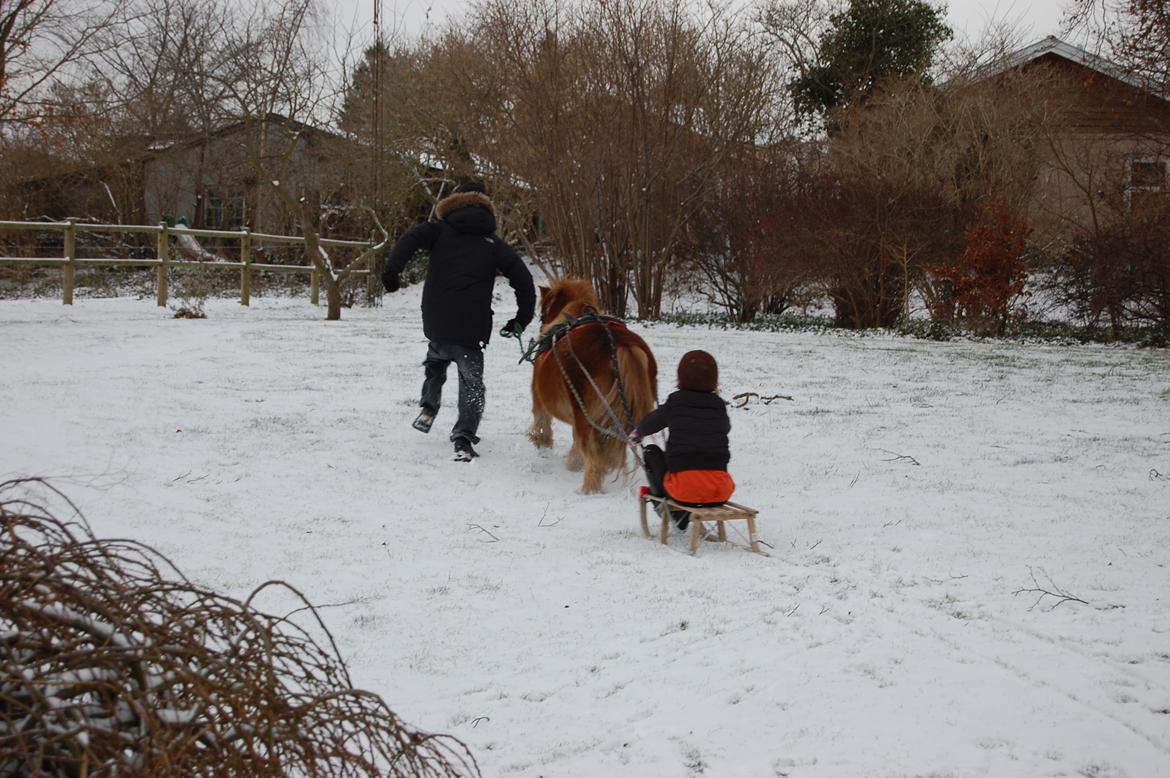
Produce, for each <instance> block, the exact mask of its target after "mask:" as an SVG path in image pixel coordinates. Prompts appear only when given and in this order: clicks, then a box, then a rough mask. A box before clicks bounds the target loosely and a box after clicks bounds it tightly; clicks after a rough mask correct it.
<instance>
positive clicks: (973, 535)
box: [0, 283, 1170, 778]
mask: <svg viewBox="0 0 1170 778" xmlns="http://www.w3.org/2000/svg"><path fill="white" fill-rule="evenodd" d="M419 293H420V290H419V289H418V288H417V287H412V288H410V289H407V290H404V291H402V292H399V293H398V294H396V295H391V296H389V297H388V298H387V303H386V305H385V307H384V308H381V309H373V310H369V309H356V308H355V309H351V310H346V311H345V312H344V317H343V321H341V322H333V323H329V322H325V321H323V311H322V310H321V309H314V308H312V307H311V306H309V305H308V304H307V303H306V302H302V301H299V300H298V301H293V300H271V299H264V300H259V299H255V298H254V299H253V306H252V307H251V308H243V307H240V306H239V305H238V304H236V303H234V302H230V301H211V302H210V303H209V304H208V305H207V306H206V310H207V312H208V317H209V318H208V319H206V320H176V319H173V318H171V317H170V312H169V311H166V310H164V309H158V308H156V307H154V306H152V305H151V304H150V303H149V302H148V301H145V300H132V299H115V300H103V299H79V300H78V302H77V304H76V305H74V306H72V307H63V306H61V305H59V304H57V303H53V302H51V301H2V302H0V364H2V365H3V366H4V369H3V370H2V371H0V438H2V439H3V445H2V446H0V476H5V477H7V476H12V475H17V474H24V475H51V476H56V477H57V479H58V480H57V481H56V483H57V485H58V486H60V487H61V488H63V489H64V490H65V491H66V493H67V494H68V495H69V496H70V497H71V498H72V499H73V500H74V501H76V502H77V503H78V504H79V505H80V506H81V507H82V508H83V510H84V511H85V513H86V516H87V518H88V519H89V521H90V522H91V524H92V525H93V527H94V529H95V531H96V532H97V534H99V535H100V536H106V537H133V538H135V539H138V540H142V541H144V542H146V543H149V544H152V545H154V546H155V547H157V548H158V549H159V550H160V551H162V552H163V553H164V554H166V555H167V556H168V557H170V558H171V559H172V560H173V561H174V562H175V563H176V564H178V566H179V567H180V568H181V569H183V570H184V571H185V572H187V573H188V574H189V575H190V576H191V577H192V578H193V579H194V580H195V581H196V582H197V583H201V584H203V585H207V586H211V587H214V588H216V589H217V590H220V591H223V592H225V593H227V594H230V595H232V596H236V597H243V596H245V595H246V594H247V593H248V592H250V591H251V589H252V588H254V587H256V586H257V585H259V584H260V583H262V582H264V581H266V580H268V579H272V578H279V579H284V580H287V581H288V582H289V583H291V584H292V585H293V586H295V587H297V588H298V589H299V590H301V591H303V592H306V593H307V594H308V595H309V596H310V598H311V599H312V600H313V601H314V602H315V603H317V604H320V605H324V606H327V607H325V608H324V609H323V611H322V613H323V616H324V618H325V620H326V622H327V624H328V626H329V628H330V629H331V630H332V632H333V633H334V635H335V637H336V638H337V642H338V645H339V647H340V649H341V651H342V653H343V655H344V656H345V657H346V659H347V661H348V664H349V667H350V670H351V674H352V677H353V680H354V683H355V685H357V686H359V687H363V688H367V689H370V690H372V691H375V692H377V693H379V694H381V695H382V696H383V697H385V699H386V700H387V702H388V704H389V705H390V706H391V708H393V710H394V711H395V712H397V713H398V714H399V715H400V716H402V717H403V718H404V719H405V720H406V721H408V722H410V723H412V724H414V725H416V726H420V727H422V728H425V729H429V730H440V731H446V732H450V733H452V734H454V735H456V736H458V737H460V738H462V739H463V740H465V741H466V742H467V743H468V744H469V745H470V747H471V748H472V749H473V751H474V753H475V755H476V757H477V759H478V760H479V763H480V765H481V766H482V768H483V771H484V774H485V775H487V776H531V777H535V776H541V775H545V776H552V775H555V776H611V775H631V776H694V775H701V774H702V775H708V776H770V775H776V776H784V775H787V776H800V777H801V778H804V777H808V778H812V777H823V778H829V777H832V778H837V777H839V776H846V777H848V776H889V777H891V778H893V776H926V775H932V776H955V777H963V778H966V777H967V776H996V777H997V778H999V777H1002V776H1007V777H1009V778H1010V777H1011V776H1021V777H1022V778H1023V777H1027V778H1034V777H1035V776H1079V775H1084V776H1098V777H1104V776H1112V777H1113V778H1121V777H1122V776H1125V777H1128V778H1138V777H1141V776H1155V775H1170V603H1168V596H1170V575H1168V569H1167V564H1168V563H1170V354H1168V353H1166V352H1165V351H1157V350H1139V349H1133V348H1119V347H1108V346H1074V347H1067V346H1056V345H1020V344H1014V343H997V342H976V341H952V342H947V343H935V342H930V341H916V340H909V339H903V338H897V337H892V336H871V337H853V336H837V335H833V334H827V335H826V334H800V333H759V332H734V331H715V330H706V329H690V328H675V327H668V326H654V327H646V326H640V325H635V329H636V330H638V331H639V332H641V333H642V334H643V335H644V336H645V337H646V339H647V341H648V342H649V343H650V345H651V347H652V348H653V349H654V350H655V353H656V354H657V356H658V359H659V363H660V366H661V369H660V382H659V384H660V390H661V392H662V394H663V396H665V393H666V392H667V391H668V390H669V388H670V386H671V383H672V382H671V379H672V377H673V374H674V366H675V365H676V364H677V360H678V358H679V357H680V356H681V355H682V354H683V353H684V352H685V351H687V350H689V349H691V348H705V349H707V350H709V351H711V352H712V353H714V354H715V355H716V357H717V358H718V359H719V362H720V365H721V370H722V376H721V378H722V381H721V384H722V387H723V395H724V396H725V397H727V398H730V397H731V396H733V395H735V394H739V393H740V392H745V391H753V392H758V393H759V394H761V395H765V396H767V395H775V394H784V395H791V396H792V397H793V398H794V399H793V401H791V402H788V401H782V400H781V401H776V402H773V403H771V404H768V405H765V404H763V403H762V402H759V401H756V402H752V403H750V404H749V405H748V406H747V407H745V408H735V409H732V410H731V416H732V423H733V430H732V440H731V446H732V464H731V469H732V472H733V475H734V477H735V479H736V481H737V483H738V484H739V489H738V491H737V493H736V498H735V499H737V500H738V501H740V502H744V503H746V504H748V505H752V506H754V507H756V508H758V509H759V510H760V531H761V537H762V539H763V540H765V541H766V542H767V543H768V544H769V546H770V547H771V556H770V557H760V556H756V555H753V554H750V553H747V552H745V551H743V550H741V549H738V548H725V547H722V546H720V545H718V544H713V543H705V544H703V547H702V549H701V551H700V554H699V555H698V556H697V557H691V556H688V555H686V554H685V553H684V552H683V550H684V548H685V543H684V540H683V538H682V537H680V536H677V535H676V536H672V538H671V543H670V546H669V547H663V546H661V545H659V544H657V543H656V542H651V541H648V540H645V539H643V538H642V537H641V536H640V532H639V530H638V521H637V509H636V499H635V494H636V491H637V487H638V485H639V484H640V483H641V481H640V480H639V479H632V480H630V481H628V482H626V481H622V480H621V479H618V480H616V481H615V482H612V483H610V484H608V485H607V492H606V493H605V494H603V495H595V496H582V495H580V494H578V493H577V491H576V490H577V489H578V488H579V486H580V474H579V473H572V472H569V471H567V470H565V469H564V467H563V465H562V459H563V456H564V454H565V453H567V451H568V440H569V438H568V429H567V428H566V427H564V426H558V428H557V436H558V437H557V443H556V447H555V448H554V450H553V451H552V452H539V451H536V450H535V449H533V448H532V446H531V445H530V444H529V443H528V441H527V440H526V438H525V436H524V433H525V431H526V429H527V426H528V421H529V411H528V407H529V403H528V399H527V381H528V378H529V368H528V367H527V366H526V365H517V363H516V362H517V359H518V357H519V349H517V348H516V345H515V343H513V342H511V341H504V340H499V339H498V340H497V341H495V342H493V343H492V345H491V347H490V348H489V349H488V351H487V383H488V408H487V415H486V417H485V420H484V424H483V426H482V428H481V430H480V434H481V436H482V437H483V443H482V444H481V445H480V446H479V450H480V452H481V454H482V456H481V458H480V459H478V460H476V461H475V462H474V463H472V464H470V465H468V464H461V463H455V462H452V461H450V460H449V457H450V444H449V443H448V441H447V440H446V436H445V434H444V430H445V429H446V428H447V427H448V426H449V425H450V424H451V423H453V421H454V410H453V400H454V392H455V376H454V375H452V376H451V378H450V382H449V383H448V385H447V390H448V392H447V400H448V404H447V406H445V407H444V409H443V410H442V411H441V413H440V415H439V418H438V420H437V422H436V425H435V429H434V430H433V431H432V432H431V434H430V435H429V436H428V435H422V434H419V433H417V432H415V431H414V430H412V429H410V422H411V420H412V419H413V418H414V415H415V413H416V407H415V403H416V393H417V391H418V388H419V385H420V384H421V380H422V369H421V367H420V363H421V361H422V358H423V355H424V353H425V341H424V340H423V337H422V333H421V324H420V322H419V315H418V304H419ZM497 298H498V300H497V304H496V306H495V307H496V311H497V313H496V319H497V322H502V321H505V320H506V319H507V318H508V317H509V316H510V315H511V314H512V312H513V309H514V304H513V303H512V302H511V293H510V290H509V289H508V287H507V285H506V284H505V283H501V284H500V285H499V286H498V287H497ZM529 334H531V331H530V332H529ZM732 536H733V537H734V536H735V534H734V533H732ZM1033 575H1035V581H1034V580H1033V577H1032V576H1033ZM1037 583H1039V584H1040V585H1041V586H1042V587H1047V585H1048V584H1052V586H1053V587H1054V589H1055V588H1056V587H1059V588H1060V589H1062V590H1064V591H1066V592H1068V593H1070V594H1071V595H1073V596H1075V597H1077V598H1080V599H1082V600H1085V601H1086V602H1087V603H1088V604H1081V603H1077V602H1071V601H1069V602H1064V603H1063V604H1060V605H1056V602H1055V601H1054V600H1053V599H1052V598H1050V597H1044V598H1043V599H1040V601H1039V602H1037V599H1038V595H1037V593H1030V592H1023V591H1021V590H1028V589H1033V588H1036V584H1037ZM1016 592H1020V593H1019V594H1015V593H1016ZM259 604H260V606H261V607H263V608H265V609H266V610H269V611H270V612H280V613H284V612H288V611H289V610H292V609H295V608H296V607H299V604H298V602H297V601H296V600H295V598H294V597H292V596H291V595H288V594H282V593H280V592H279V591H276V590H271V591H267V592H265V593H264V594H263V595H262V596H261V598H260V603H259Z"/></svg>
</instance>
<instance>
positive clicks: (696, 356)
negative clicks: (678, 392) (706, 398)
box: [678, 351, 719, 392]
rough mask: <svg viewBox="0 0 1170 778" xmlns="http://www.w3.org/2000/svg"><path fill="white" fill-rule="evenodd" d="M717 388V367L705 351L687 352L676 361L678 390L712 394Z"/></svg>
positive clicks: (712, 358)
mask: <svg viewBox="0 0 1170 778" xmlns="http://www.w3.org/2000/svg"><path fill="white" fill-rule="evenodd" d="M717 386H719V366H718V365H716V364H715V357H713V356H711V355H710V354H708V353H707V352H706V351H688V352H687V353H685V354H683V358H682V359H680V360H679V361H678V388H679V389H689V390H691V391H692V392H713V391H715V387H717Z"/></svg>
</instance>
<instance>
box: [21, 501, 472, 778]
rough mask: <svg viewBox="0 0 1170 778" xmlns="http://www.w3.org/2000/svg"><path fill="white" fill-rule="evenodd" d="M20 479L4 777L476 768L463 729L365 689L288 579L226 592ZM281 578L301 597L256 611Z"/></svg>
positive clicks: (410, 772)
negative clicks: (436, 725)
mask: <svg viewBox="0 0 1170 778" xmlns="http://www.w3.org/2000/svg"><path fill="white" fill-rule="evenodd" d="M25 486H27V482H23V483H22V482H16V483H14V482H9V483H7V484H0V775H2V776H13V775H49V776H65V775H68V776H75V775H89V776H114V775H150V776H177V775H183V776H188V775H206V776H211V775H214V776H229V775H230V776H276V775H281V776H284V775H305V776H308V775H312V776H318V775H320V776H332V775H347V776H349V775H354V776H361V775H370V776H373V775H378V776H384V775H390V776H456V775H477V774H478V768H477V766H476V763H475V760H474V758H473V757H472V756H471V755H470V753H469V752H468V751H467V750H466V748H465V747H464V746H463V744H462V743H460V742H459V741H458V740H455V739H454V738H451V737H448V736H445V735H431V734H426V733H422V732H418V731H415V730H413V729H411V728H410V727H408V726H406V725H405V724H404V723H403V722H402V721H400V720H399V719H398V717H397V716H396V715H395V714H394V713H393V712H392V711H391V710H390V709H389V708H388V707H387V706H386V703H385V702H384V701H383V700H382V699H381V698H380V697H378V696H377V695H375V694H372V693H370V692H365V691H361V690H357V689H354V688H353V687H352V685H351V683H350V679H349V675H348V673H347V671H346V668H345V663H344V662H343V660H342V659H341V657H340V656H339V655H338V653H337V650H336V646H335V645H334V643H333V639H332V637H331V636H330V634H329V632H328V630H327V629H326V628H325V626H324V623H323V622H322V621H321V619H320V616H319V614H318V613H317V611H316V610H315V609H314V608H313V606H312V605H310V604H309V603H308V602H307V601H305V600H304V598H303V597H302V596H301V595H300V594H299V593H298V592H296V591H295V590H292V589H291V587H287V586H286V585H284V584H280V583H277V582H269V583H267V584H264V585H263V586H261V587H260V588H259V589H257V590H256V591H255V592H253V594H252V595H251V596H249V598H248V599H247V600H245V601H243V602H241V601H237V600H234V599H231V598H229V597H224V596H222V595H219V594H216V593H215V592H212V591H209V590H207V589H204V588H201V587H199V586H196V585H194V584H192V583H191V582H190V581H188V580H187V579H186V578H185V577H184V576H183V574H182V573H180V572H179V571H178V570H177V569H176V568H175V567H174V565H172V564H171V563H170V562H169V561H168V560H167V559H166V558H165V557H163V556H162V555H161V554H159V553H158V552H157V551H154V550H153V549H151V548H149V547H147V546H144V545H142V544H140V543H136V542H134V541H130V540H97V539H95V538H94V537H93V535H92V533H91V532H90V530H89V528H88V526H87V525H86V524H85V523H84V521H83V520H82V519H80V518H78V519H75V520H71V521H67V522H63V521H59V520H57V519H56V518H54V517H53V516H52V515H50V514H49V513H48V512H47V511H45V510H44V509H42V508H40V507H38V506H37V505H36V504H33V503H32V502H30V501H28V500H26V499H21V497H20V496H18V494H17V490H22V489H23V488H24V487H25ZM272 587H284V588H285V589H286V590H288V591H290V592H291V593H292V594H293V595H295V598H296V599H297V600H298V601H299V602H301V603H302V604H303V607H301V608H299V609H298V610H296V611H294V612H293V613H292V614H290V615H288V616H283V617H282V616H273V615H269V614H267V613H263V612H261V611H259V610H257V609H256V608H255V607H254V606H253V600H254V599H255V598H256V596H257V595H258V594H259V593H260V592H261V591H263V590H266V589H271V588H272ZM294 616H299V617H300V618H294ZM314 636H316V637H314Z"/></svg>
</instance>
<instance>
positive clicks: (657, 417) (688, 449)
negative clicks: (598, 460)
mask: <svg viewBox="0 0 1170 778" xmlns="http://www.w3.org/2000/svg"><path fill="white" fill-rule="evenodd" d="M718 385H719V366H718V365H716V364H715V358H714V357H713V356H711V355H710V354H708V353H707V352H706V351H688V352H687V353H686V354H683V358H682V359H681V360H679V363H678V391H677V392H672V393H671V395H670V396H669V397H667V398H666V402H665V403H663V404H662V405H660V406H658V407H657V408H656V409H655V410H653V411H651V412H650V413H649V414H648V415H647V416H646V418H644V419H642V421H641V422H640V423H639V424H638V426H637V428H636V429H635V430H634V431H633V432H632V433H630V438H631V439H632V440H633V441H634V442H640V441H641V440H642V438H643V437H645V436H646V435H653V434H654V433H655V432H659V431H660V430H663V429H666V428H669V429H670V438H669V439H668V440H667V443H666V451H665V452H663V450H662V449H661V448H659V447H658V446H654V445H649V446H645V447H644V448H643V449H642V452H643V456H644V461H645V465H646V480H647V481H649V482H650V493H651V494H653V495H655V496H656V497H670V498H671V499H672V500H674V501H675V502H677V503H684V504H687V505H691V506H694V507H706V506H709V505H722V504H723V503H725V502H726V501H727V500H728V499H729V498H730V497H731V493H732V492H733V491H735V481H733V480H732V479H731V474H730V473H728V472H727V463H728V461H729V460H730V459H731V452H730V449H729V447H728V443H727V433H728V432H729V431H730V430H731V420H730V419H729V418H728V417H727V403H725V402H724V401H723V398H721V397H720V396H719V395H718V394H716V389H717V387H718ZM671 518H673V519H674V522H675V525H676V526H677V527H678V528H679V529H680V530H685V529H686V528H687V526H688V525H689V524H690V514H689V513H688V512H686V511H677V510H676V511H673V512H672V516H671Z"/></svg>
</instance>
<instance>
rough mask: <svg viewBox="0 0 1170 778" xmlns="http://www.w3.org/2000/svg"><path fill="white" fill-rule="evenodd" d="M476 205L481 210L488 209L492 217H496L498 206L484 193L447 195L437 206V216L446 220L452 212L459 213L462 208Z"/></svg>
mask: <svg viewBox="0 0 1170 778" xmlns="http://www.w3.org/2000/svg"><path fill="white" fill-rule="evenodd" d="M476 205H477V206H479V207H480V208H487V209H488V210H489V211H491V213H492V216H495V215H496V206H495V205H493V204H492V198H490V197H488V196H487V195H485V194H484V193H483V192H456V193H455V194H452V195H447V196H446V197H444V198H443V199H442V200H440V201H439V204H438V205H436V206H435V215H436V216H438V217H439V218H440V219H446V218H447V215H448V214H450V213H451V212H452V211H457V210H459V209H460V208H470V207H472V206H476Z"/></svg>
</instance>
